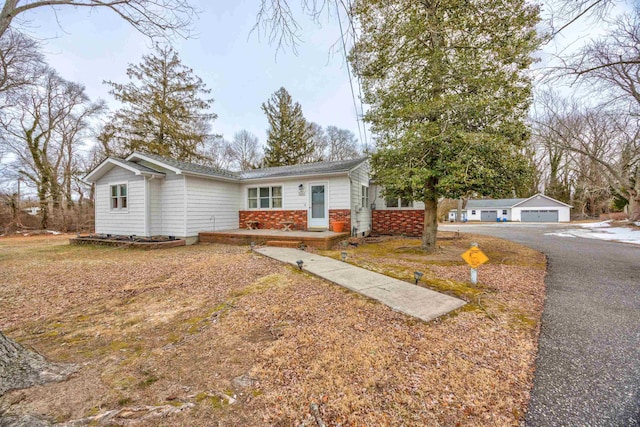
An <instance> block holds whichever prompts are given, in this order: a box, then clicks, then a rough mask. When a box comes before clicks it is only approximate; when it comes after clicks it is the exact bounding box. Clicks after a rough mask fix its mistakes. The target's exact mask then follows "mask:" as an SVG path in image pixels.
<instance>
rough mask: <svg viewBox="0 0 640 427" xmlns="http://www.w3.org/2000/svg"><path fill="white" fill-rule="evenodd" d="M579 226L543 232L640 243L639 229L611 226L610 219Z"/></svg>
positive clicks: (549, 234) (560, 235)
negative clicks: (553, 231)
mask: <svg viewBox="0 0 640 427" xmlns="http://www.w3.org/2000/svg"><path fill="white" fill-rule="evenodd" d="M579 226H580V227H581V228H572V229H567V230H561V231H558V232H555V233H545V236H558V237H582V238H585V239H599V240H610V241H616V242H624V243H633V244H635V245H640V230H635V229H633V228H630V227H612V226H611V221H603V222H593V223H589V224H579Z"/></svg>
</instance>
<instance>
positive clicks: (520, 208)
mask: <svg viewBox="0 0 640 427" xmlns="http://www.w3.org/2000/svg"><path fill="white" fill-rule="evenodd" d="M570 216H571V206H570V205H568V204H566V203H563V202H561V201H559V200H556V199H553V198H551V197H549V196H545V195H544V194H536V195H535V196H533V197H529V198H528V199H483V200H478V199H475V200H469V201H468V202H467V207H466V217H467V219H468V220H469V221H483V222H504V221H518V222H569V221H570Z"/></svg>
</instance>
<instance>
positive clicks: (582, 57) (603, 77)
mask: <svg viewBox="0 0 640 427" xmlns="http://www.w3.org/2000/svg"><path fill="white" fill-rule="evenodd" d="M564 71H565V72H568V73H569V74H570V75H572V76H574V77H575V78H576V79H580V80H581V81H588V82H590V83H592V84H595V85H597V86H598V87H599V88H600V89H603V90H604V91H606V92H609V93H610V94H611V95H612V96H611V99H612V100H613V101H615V102H617V103H620V102H623V103H625V104H627V103H630V104H632V105H633V107H632V108H633V110H635V113H636V114H637V113H638V111H640V108H639V107H640V7H636V8H635V9H634V10H633V11H632V12H631V13H627V14H623V15H622V16H620V17H618V18H617V19H615V21H614V22H613V27H612V29H611V31H610V32H609V33H608V34H607V35H605V36H604V37H602V38H599V39H597V40H592V41H591V42H589V43H587V44H586V45H585V46H584V47H583V48H582V49H581V50H580V51H579V53H578V54H576V55H575V56H574V57H573V58H570V60H569V61H568V63H567V65H566V67H565V68H564Z"/></svg>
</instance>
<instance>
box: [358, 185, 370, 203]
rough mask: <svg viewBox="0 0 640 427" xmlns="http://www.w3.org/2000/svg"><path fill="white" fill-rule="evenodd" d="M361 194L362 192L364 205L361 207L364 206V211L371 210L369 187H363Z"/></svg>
mask: <svg viewBox="0 0 640 427" xmlns="http://www.w3.org/2000/svg"><path fill="white" fill-rule="evenodd" d="M361 192H362V194H361V196H362V197H361V202H362V204H361V205H360V206H362V207H363V208H364V209H369V187H367V186H366V185H363V186H362V190H361Z"/></svg>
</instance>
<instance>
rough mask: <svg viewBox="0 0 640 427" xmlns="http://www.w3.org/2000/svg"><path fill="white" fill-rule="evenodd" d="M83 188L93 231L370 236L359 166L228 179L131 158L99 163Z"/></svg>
mask: <svg viewBox="0 0 640 427" xmlns="http://www.w3.org/2000/svg"><path fill="white" fill-rule="evenodd" d="M85 180H86V181H87V182H90V183H95V231H96V233H100V234H114V235H136V236H146V237H149V236H159V235H166V236H175V237H180V238H186V239H187V240H188V241H189V242H194V241H195V240H196V239H197V236H198V233H199V232H202V231H222V230H232V229H237V228H247V227H250V226H257V227H258V228H268V229H282V223H283V222H291V223H292V228H294V229H299V230H314V229H318V230H328V229H333V227H334V225H335V223H336V222H342V223H344V224H345V230H346V231H351V232H352V234H354V235H359V236H365V235H367V234H368V233H369V231H370V230H371V210H370V206H369V205H370V204H369V162H368V160H367V159H366V158H358V159H353V160H344V161H334V162H318V163H310V164H302V165H293V166H282V167H273V168H262V169H253V170H248V171H244V172H232V171H227V170H221V169H216V168H212V167H206V166H201V165H197V164H193V163H188V162H183V161H177V160H173V159H168V158H164V157H161V156H157V155H152V154H142V153H133V154H131V155H130V156H129V157H127V158H126V159H118V158H111V157H110V158H107V159H106V160H104V161H103V162H102V163H100V165H98V166H97V167H96V168H95V169H93V170H92V171H91V172H90V173H89V174H87V176H86V177H85Z"/></svg>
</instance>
